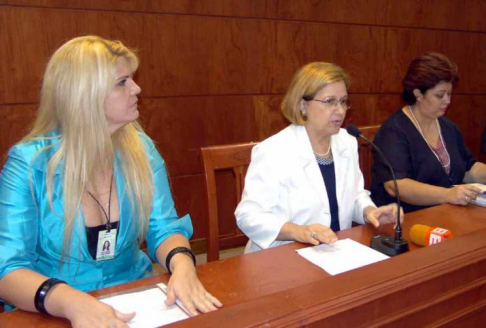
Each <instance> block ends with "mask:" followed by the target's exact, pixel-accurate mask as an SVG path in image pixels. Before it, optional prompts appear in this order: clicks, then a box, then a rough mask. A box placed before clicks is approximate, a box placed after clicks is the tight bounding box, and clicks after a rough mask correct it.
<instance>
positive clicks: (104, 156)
mask: <svg viewBox="0 0 486 328" xmlns="http://www.w3.org/2000/svg"><path fill="white" fill-rule="evenodd" d="M122 59H125V60H127V61H128V63H129V65H130V67H131V69H132V72H135V70H136V69H137V67H138V63H139V60H138V57H137V56H136V55H135V54H134V52H133V51H131V50H129V49H128V48H127V47H125V46H124V45H123V44H122V43H121V42H118V41H110V40H106V39H103V38H100V37H97V36H83V37H78V38H74V39H72V40H70V41H68V42H67V43H65V44H64V45H62V46H61V47H60V48H59V49H58V50H57V51H56V52H55V53H54V55H53V56H52V57H51V59H50V61H49V63H48V65H47V68H46V72H45V75H44V80H43V84H42V89H41V99H40V105H39V110H38V114H37V118H36V120H35V122H34V126H33V128H32V129H31V131H30V132H29V134H28V135H27V136H25V137H24V138H23V139H22V141H21V142H27V141H30V140H33V139H45V138H47V137H45V135H46V134H48V133H50V132H52V131H54V130H58V131H59V148H58V150H57V151H56V152H55V154H54V155H53V156H52V158H50V160H49V164H48V168H47V175H46V186H47V196H48V200H49V205H50V207H51V209H52V210H54V209H53V206H52V190H53V176H54V172H55V171H56V168H58V166H60V169H61V171H62V183H63V188H62V189H63V197H64V213H63V218H64V224H65V227H64V238H63V251H62V257H63V258H64V256H65V255H67V254H69V253H70V251H71V247H70V245H71V237H72V232H73V228H74V225H75V224H83V225H84V222H79V221H77V219H78V218H79V213H80V210H81V198H82V195H83V192H84V190H85V188H86V186H87V185H88V183H89V184H94V179H95V177H96V175H97V174H100V173H101V172H103V170H109V169H112V168H113V163H114V160H115V156H117V155H118V156H119V157H120V159H121V167H122V171H123V176H124V181H125V186H126V189H125V190H126V191H124V192H126V193H127V196H128V198H129V199H130V203H131V208H132V214H133V215H134V217H137V218H138V219H137V220H138V221H137V222H130V223H129V224H130V225H132V224H134V225H135V227H136V228H137V229H138V231H137V232H138V237H139V238H138V240H139V242H141V241H142V240H143V239H144V238H145V234H146V232H147V229H148V221H149V216H150V212H151V204H152V197H153V189H154V186H153V174H152V170H151V166H150V163H149V159H148V156H147V154H146V150H145V148H146V147H145V145H144V142H143V140H141V139H140V133H143V131H142V128H141V127H140V125H139V124H138V123H137V122H136V121H135V122H131V123H129V124H127V125H125V126H124V127H122V128H120V129H118V130H117V131H116V132H115V133H113V135H110V133H109V130H108V123H107V120H106V117H105V111H104V109H105V99H106V97H107V96H108V94H109V93H110V92H111V91H112V90H113V88H114V87H115V84H116V65H117V63H118V62H119V61H120V60H122ZM50 138H52V137H50ZM43 150H45V149H42V150H40V151H43Z"/></svg>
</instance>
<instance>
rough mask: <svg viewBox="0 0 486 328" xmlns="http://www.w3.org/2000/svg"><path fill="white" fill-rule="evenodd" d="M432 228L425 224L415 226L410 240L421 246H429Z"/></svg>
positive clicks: (412, 228)
mask: <svg viewBox="0 0 486 328" xmlns="http://www.w3.org/2000/svg"><path fill="white" fill-rule="evenodd" d="M430 229H431V227H429V226H426V225H424V224H414V225H413V226H412V227H411V228H410V240H411V241H412V242H413V243H414V244H417V245H419V246H427V245H429V238H428V237H429V235H430Z"/></svg>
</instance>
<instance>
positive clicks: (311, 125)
mask: <svg viewBox="0 0 486 328" xmlns="http://www.w3.org/2000/svg"><path fill="white" fill-rule="evenodd" d="M348 85H349V77H348V75H347V74H346V73H345V72H344V70H343V69H342V68H341V67H339V66H337V65H334V64H331V63H321V62H316V63H310V64H307V65H305V66H304V67H302V68H301V69H299V70H298V71H297V73H296V74H295V75H294V77H293V79H292V82H291V83H290V87H289V90H288V91H287V94H286V96H285V98H284V100H283V103H282V111H283V113H284V115H285V117H286V118H287V119H288V120H289V121H290V122H291V123H292V124H291V125H290V126H288V127H287V128H286V129H284V130H282V131H281V132H279V133H277V134H276V135H274V136H272V137H270V138H268V139H267V140H265V141H263V142H262V143H260V144H259V145H257V146H255V148H253V152H252V158H251V164H250V167H249V169H248V173H247V175H246V180H245V189H244V191H243V196H242V200H241V203H240V204H239V205H238V207H237V209H236V212H235V215H236V218H237V223H238V227H239V228H240V229H241V230H242V231H243V232H244V233H245V234H246V235H247V236H248V237H249V238H250V241H249V243H248V245H247V248H246V252H253V251H257V250H260V249H265V248H268V247H274V246H278V245H281V244H284V243H288V242H290V241H299V242H303V243H310V244H313V245H318V244H320V243H334V242H335V241H336V240H337V237H336V234H335V231H339V230H342V229H348V228H350V227H351V222H352V221H355V222H357V223H360V224H363V223H371V224H373V225H374V226H375V227H377V226H379V224H380V222H381V223H383V222H393V221H394V220H395V218H396V211H397V207H396V205H395V204H393V205H387V206H382V207H379V208H376V206H375V205H374V204H373V202H372V201H371V199H370V197H369V192H368V191H366V190H364V187H363V185H364V182H363V175H362V174H361V171H360V169H359V164H358V148H357V141H356V138H354V137H352V136H350V135H349V134H348V133H347V132H346V130H344V129H341V126H342V124H343V121H344V118H345V117H346V112H347V110H348V109H349V108H350V103H349V100H348V91H347V89H348Z"/></svg>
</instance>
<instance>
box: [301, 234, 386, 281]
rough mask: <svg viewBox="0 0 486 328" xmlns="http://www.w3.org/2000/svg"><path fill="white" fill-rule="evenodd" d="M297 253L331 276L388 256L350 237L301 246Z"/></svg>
mask: <svg viewBox="0 0 486 328" xmlns="http://www.w3.org/2000/svg"><path fill="white" fill-rule="evenodd" d="M297 253H299V254H300V255H301V256H303V257H304V258H306V259H307V260H308V261H310V262H312V263H314V264H315V265H317V266H318V267H320V268H322V269H324V270H325V271H326V272H327V273H329V274H330V275H333V276H334V275H336V274H339V273H342V272H346V271H349V270H353V269H356V268H360V267H362V266H365V265H368V264H371V263H375V262H378V261H382V260H386V259H387V258H389V256H387V255H385V254H382V253H380V252H377V251H375V250H374V249H371V248H369V247H367V246H365V245H362V244H360V243H358V242H355V241H354V240H351V239H342V240H338V241H337V242H336V243H334V244H332V245H328V244H321V245H318V246H312V247H307V248H301V249H298V250H297Z"/></svg>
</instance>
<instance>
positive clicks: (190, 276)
mask: <svg viewBox="0 0 486 328" xmlns="http://www.w3.org/2000/svg"><path fill="white" fill-rule="evenodd" d="M172 261H174V266H173V267H174V269H173V270H172V276H171V277H170V280H169V283H168V284H167V300H166V301H165V304H166V305H172V304H174V303H175V301H176V299H179V300H180V301H181V302H182V305H184V307H185V308H186V309H187V310H188V311H189V313H190V314H191V315H192V316H196V315H198V314H199V313H198V312H197V311H198V310H199V311H200V312H202V313H207V312H211V311H215V310H217V308H218V307H221V306H223V304H222V303H221V302H220V301H219V300H218V299H217V298H216V297H214V296H213V295H211V294H210V293H208V292H207V291H206V289H204V286H203V285H202V283H201V282H200V281H199V279H198V278H197V275H196V269H195V268H194V264H193V262H192V260H191V258H190V257H188V256H187V255H185V254H177V255H175V256H174V257H173V259H172Z"/></svg>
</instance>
